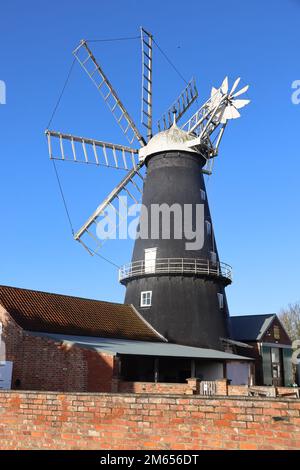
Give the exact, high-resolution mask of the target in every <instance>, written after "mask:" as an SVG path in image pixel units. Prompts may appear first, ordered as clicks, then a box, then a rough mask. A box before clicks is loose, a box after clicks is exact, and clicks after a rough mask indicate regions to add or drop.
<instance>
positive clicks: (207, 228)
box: [205, 220, 211, 235]
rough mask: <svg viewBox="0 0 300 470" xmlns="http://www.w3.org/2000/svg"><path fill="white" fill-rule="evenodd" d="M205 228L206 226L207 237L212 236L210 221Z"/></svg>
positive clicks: (206, 222)
mask: <svg viewBox="0 0 300 470" xmlns="http://www.w3.org/2000/svg"><path fill="white" fill-rule="evenodd" d="M205 226H206V233H207V235H211V223H210V221H209V220H206V221H205Z"/></svg>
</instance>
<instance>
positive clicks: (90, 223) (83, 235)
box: [74, 163, 144, 254]
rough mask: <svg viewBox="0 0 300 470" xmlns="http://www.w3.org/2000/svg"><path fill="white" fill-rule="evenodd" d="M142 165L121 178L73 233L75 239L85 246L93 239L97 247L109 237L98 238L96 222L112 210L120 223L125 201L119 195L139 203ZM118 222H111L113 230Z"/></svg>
mask: <svg viewBox="0 0 300 470" xmlns="http://www.w3.org/2000/svg"><path fill="white" fill-rule="evenodd" d="M142 167H143V163H140V164H139V165H138V166H137V167H136V168H135V169H133V170H131V171H130V172H129V173H128V174H127V175H126V176H125V177H124V178H123V179H122V181H121V182H120V183H119V184H118V185H117V186H116V187H115V188H114V189H113V190H112V192H111V193H110V194H109V195H108V196H107V197H106V198H105V199H104V201H103V202H102V203H101V204H100V205H99V206H98V207H97V209H96V210H95V212H94V213H93V214H92V215H91V216H90V217H89V219H88V220H87V221H86V222H85V224H84V225H83V226H82V227H81V228H80V229H79V230H78V232H77V233H76V234H75V235H74V239H75V240H77V241H79V242H80V243H82V245H84V246H85V247H86V248H87V247H88V246H89V243H90V242H91V241H93V245H94V246H96V249H99V248H100V247H101V246H102V245H103V243H104V242H105V241H106V239H109V238H110V234H108V235H107V237H106V239H101V238H99V236H98V235H99V234H97V224H98V222H99V221H100V218H101V216H103V215H105V217H107V218H109V215H108V210H109V211H112V212H110V213H111V214H113V216H115V215H116V218H115V220H119V224H120V223H122V220H123V218H122V215H121V213H120V212H122V205H123V206H124V204H125V203H124V200H123V198H122V197H121V196H126V200H127V201H130V204H139V203H140V201H141V198H142V193H143V184H144V176H143V173H142V171H141V170H142ZM125 206H126V207H125V213H124V218H125V217H126V216H127V209H128V204H127V203H126V204H125ZM123 212H124V211H123ZM119 224H116V225H114V223H113V224H112V226H113V228H112V231H113V232H114V230H115V229H116V227H117V226H118V225H119ZM87 249H88V248H87ZM89 251H90V250H89ZM93 251H96V250H93ZM90 252H91V251H90ZM91 254H92V253H91Z"/></svg>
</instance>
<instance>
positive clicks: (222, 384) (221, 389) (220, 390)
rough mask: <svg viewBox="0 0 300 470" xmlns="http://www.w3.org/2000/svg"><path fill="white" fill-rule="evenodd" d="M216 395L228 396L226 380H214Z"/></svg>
mask: <svg viewBox="0 0 300 470" xmlns="http://www.w3.org/2000/svg"><path fill="white" fill-rule="evenodd" d="M216 395H223V396H227V395H228V380H227V379H219V380H216Z"/></svg>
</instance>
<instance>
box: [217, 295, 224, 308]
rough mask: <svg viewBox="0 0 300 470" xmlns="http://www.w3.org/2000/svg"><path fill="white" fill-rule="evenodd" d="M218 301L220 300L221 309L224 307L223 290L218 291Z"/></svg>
mask: <svg viewBox="0 0 300 470" xmlns="http://www.w3.org/2000/svg"><path fill="white" fill-rule="evenodd" d="M217 295H218V302H219V309H220V310H221V309H223V308H224V295H223V294H222V293H221V292H218V294H217Z"/></svg>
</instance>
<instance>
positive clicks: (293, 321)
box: [279, 302, 300, 341]
mask: <svg viewBox="0 0 300 470" xmlns="http://www.w3.org/2000/svg"><path fill="white" fill-rule="evenodd" d="M279 318H280V320H281V322H282V324H283V326H284V327H285V329H286V331H287V333H288V335H289V336H290V338H291V340H292V341H294V340H295V339H300V302H295V303H294V304H289V305H288V307H286V308H283V309H281V311H280V312H279Z"/></svg>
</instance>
